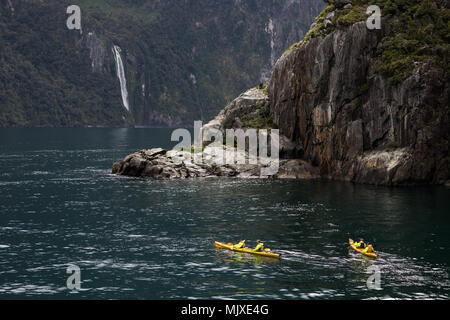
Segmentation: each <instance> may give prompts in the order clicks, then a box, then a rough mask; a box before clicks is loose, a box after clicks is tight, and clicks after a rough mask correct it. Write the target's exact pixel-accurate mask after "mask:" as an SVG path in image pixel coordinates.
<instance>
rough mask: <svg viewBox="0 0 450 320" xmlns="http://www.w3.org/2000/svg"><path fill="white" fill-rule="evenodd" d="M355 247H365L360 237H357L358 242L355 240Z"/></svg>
mask: <svg viewBox="0 0 450 320" xmlns="http://www.w3.org/2000/svg"><path fill="white" fill-rule="evenodd" d="M355 247H357V248H358V249H365V248H366V243H365V242H364V239H363V238H361V239H359V242H355Z"/></svg>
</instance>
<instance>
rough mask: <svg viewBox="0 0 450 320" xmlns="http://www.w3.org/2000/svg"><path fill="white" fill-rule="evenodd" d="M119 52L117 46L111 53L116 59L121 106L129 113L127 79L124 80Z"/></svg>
mask: <svg viewBox="0 0 450 320" xmlns="http://www.w3.org/2000/svg"><path fill="white" fill-rule="evenodd" d="M120 51H121V50H120V47H119V46H114V47H113V53H114V57H115V59H116V70H117V77H118V78H119V81H120V92H121V93H122V101H123V106H124V107H125V109H127V110H128V111H130V106H129V105H128V91H127V79H126V78H125V70H124V68H123V63H122V58H121V57H120Z"/></svg>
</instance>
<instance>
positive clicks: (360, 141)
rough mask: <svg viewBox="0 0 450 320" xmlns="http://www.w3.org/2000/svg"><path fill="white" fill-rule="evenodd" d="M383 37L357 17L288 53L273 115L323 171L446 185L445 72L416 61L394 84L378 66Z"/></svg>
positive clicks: (278, 70) (279, 71)
mask: <svg viewBox="0 0 450 320" xmlns="http://www.w3.org/2000/svg"><path fill="white" fill-rule="evenodd" d="M341 2H342V3H344V2H345V1H341ZM383 36H384V30H368V29H367V28H366V25H365V22H359V23H356V24H354V25H352V26H350V27H348V28H346V29H343V30H336V31H334V32H332V33H330V34H329V35H327V36H325V37H319V38H314V39H312V40H310V41H309V42H308V43H306V44H304V45H301V46H298V47H296V48H294V49H293V50H291V51H289V52H287V53H286V54H284V55H283V57H282V58H280V60H279V61H278V62H277V64H276V66H275V69H274V72H273V74H272V77H271V80H270V82H269V84H268V88H267V92H268V94H269V100H270V104H269V107H270V111H271V114H272V116H273V119H274V121H275V123H276V124H277V125H278V127H279V129H280V134H283V135H285V136H286V137H287V138H289V139H290V140H292V141H294V142H295V143H296V144H298V145H300V146H302V148H303V150H304V155H303V159H304V160H305V161H307V162H309V163H312V164H313V165H314V166H317V167H318V168H319V169H320V173H321V176H323V177H326V178H330V179H338V180H349V181H354V182H360V183H372V184H385V185H411V184H428V183H444V182H445V181H446V180H448V178H449V164H450V161H449V135H448V134H449V114H448V105H449V101H448V95H449V89H448V81H446V80H445V79H446V73H445V71H444V70H443V69H442V68H438V67H436V66H435V65H432V64H431V63H430V62H424V63H416V64H415V69H414V72H413V74H412V75H411V76H410V77H409V78H407V79H406V80H405V81H403V82H402V83H400V84H398V85H395V86H392V85H390V84H389V83H388V82H387V81H386V79H385V78H384V77H383V76H381V75H378V74H375V73H374V72H373V61H374V59H375V55H376V50H377V46H378V43H379V41H380V39H381V38H382V37H383Z"/></svg>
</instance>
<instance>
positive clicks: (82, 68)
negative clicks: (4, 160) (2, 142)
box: [0, 0, 323, 126]
mask: <svg viewBox="0 0 450 320" xmlns="http://www.w3.org/2000/svg"><path fill="white" fill-rule="evenodd" d="M70 4H74V3H72V2H71V1H68V0H62V1H55V0H52V1H38V0H27V1H17V0H8V1H3V2H2V3H1V4H0V27H1V28H0V41H1V43H2V50H1V52H0V70H1V73H0V126H88V125H94V126H130V125H170V126H175V125H192V123H193V121H194V120H196V119H208V118H211V117H212V116H213V115H214V114H216V113H217V112H218V110H219V109H220V107H221V106H223V105H224V104H225V103H226V102H227V101H230V100H231V99H232V98H233V97H234V96H235V95H237V94H238V93H239V92H240V91H242V90H243V89H245V88H247V87H250V86H254V85H257V84H259V83H260V82H265V81H266V80H267V79H268V75H270V70H271V69H272V66H273V65H274V63H275V61H276V58H277V57H278V56H279V55H280V54H281V53H282V52H283V50H284V48H286V47H287V46H288V44H290V43H292V42H295V41H298V40H300V39H302V38H303V36H304V34H305V32H306V31H307V30H308V27H309V25H310V23H311V22H312V20H313V18H314V17H315V16H316V15H317V14H318V12H319V11H320V10H321V9H322V8H323V3H322V2H321V1H318V0H290V1H287V0H286V1H276V0H271V1H258V0H249V1H238V0H234V1H231V0H227V1H219V0H209V1H206V0H203V1H198V0H188V1H175V0H172V1H169V0H167V1H151V0H145V1H144V0H96V1H91V0H79V1H77V4H78V5H79V6H80V8H81V12H82V20H81V24H82V31H83V32H82V34H80V32H78V31H76V30H68V29H67V28H66V19H67V18H68V15H67V14H66V8H67V6H68V5H70ZM114 45H117V46H118V47H120V49H121V50H120V55H121V59H122V61H123V65H124V71H125V78H126V82H127V91H128V101H129V105H130V110H131V112H128V111H127V110H126V109H125V108H124V106H123V103H122V97H121V91H120V83H119V80H118V78H117V74H116V61H115V57H114V53H113V50H112V48H113V46H114Z"/></svg>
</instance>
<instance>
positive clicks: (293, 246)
mask: <svg viewBox="0 0 450 320" xmlns="http://www.w3.org/2000/svg"><path fill="white" fill-rule="evenodd" d="M170 133H171V130H167V129H0V168H1V169H0V232H1V233H0V235H1V237H0V298H3V299H15V298H39V299H51V298H63V299H65V298H83V299H85V298H87V299H91V298H100V299H117V298H126V299H128V298H138V299H174V298H179V299H180V298H181V299H185V298H206V299H210V298H238V299H239V298H242V299H374V298H375V299H379V298H412V299H423V298H433V299H438V298H441V299H448V297H449V289H450V279H449V272H450V259H449V249H450V247H449V244H450V210H449V207H450V189H446V188H445V187H429V188H425V187H423V188H387V187H374V186H364V185H352V184H349V183H340V182H326V181H269V180H267V181H263V180H233V179H211V180H187V181H151V180H143V179H132V178H124V177H116V176H112V175H110V174H109V173H110V170H111V165H112V163H113V162H114V161H117V160H120V159H121V158H123V157H124V156H125V155H127V154H129V153H131V152H134V151H136V150H139V149H142V148H148V147H155V146H163V147H170V146H171V145H173V144H174V143H171V142H170ZM360 236H363V237H365V239H366V240H367V241H369V242H371V243H373V244H374V246H375V249H376V250H377V251H378V252H379V254H380V259H378V260H376V261H370V260H368V259H365V258H362V257H361V256H356V255H353V254H352V253H350V252H349V250H348V246H347V239H348V238H349V237H352V238H359V237H360ZM241 238H245V239H247V243H248V244H250V245H254V243H255V241H256V239H262V240H264V242H265V244H266V247H271V248H272V249H277V251H278V252H279V253H281V254H282V259H281V260H280V261H273V260H271V259H267V258H266V259H261V258H255V257H253V256H246V255H238V254H232V253H230V252H226V251H218V250H216V249H215V248H214V240H218V241H223V242H231V241H233V242H234V241H238V240H239V239H241ZM68 264H75V265H78V266H79V267H80V269H81V290H80V291H78V292H72V291H70V290H69V289H67V287H66V279H67V277H68V276H69V275H68V274H67V273H66V268H67V266H68ZM372 265H376V266H377V267H378V268H379V270H380V271H381V289H380V290H369V289H368V288H367V285H366V281H367V279H368V278H369V276H370V275H371V272H369V271H368V270H367V269H368V268H369V267H370V266H372Z"/></svg>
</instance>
